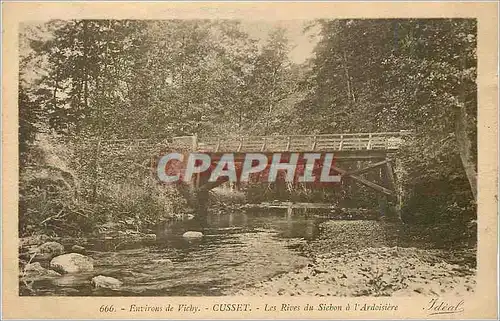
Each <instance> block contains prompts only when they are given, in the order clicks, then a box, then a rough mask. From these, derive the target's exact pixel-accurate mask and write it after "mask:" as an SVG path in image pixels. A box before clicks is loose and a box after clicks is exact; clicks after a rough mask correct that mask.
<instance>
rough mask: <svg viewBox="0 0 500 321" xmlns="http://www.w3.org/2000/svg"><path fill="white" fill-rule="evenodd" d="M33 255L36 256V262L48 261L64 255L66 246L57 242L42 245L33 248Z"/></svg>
mask: <svg viewBox="0 0 500 321" xmlns="http://www.w3.org/2000/svg"><path fill="white" fill-rule="evenodd" d="M30 252H31V253H33V254H35V253H36V254H35V257H34V258H33V260H34V261H48V260H50V259H52V258H53V257H56V256H58V255H61V254H63V253H64V246H62V244H60V243H57V242H46V243H43V244H42V245H40V246H38V247H36V248H33V249H32V250H31V251H30Z"/></svg>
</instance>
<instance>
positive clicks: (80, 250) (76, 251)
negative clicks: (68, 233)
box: [71, 244, 86, 254]
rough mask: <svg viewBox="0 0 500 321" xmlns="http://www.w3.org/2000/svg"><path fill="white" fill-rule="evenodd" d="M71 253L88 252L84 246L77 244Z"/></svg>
mask: <svg viewBox="0 0 500 321" xmlns="http://www.w3.org/2000/svg"><path fill="white" fill-rule="evenodd" d="M71 251H72V252H74V253H80V254H85V252H86V250H85V248H84V247H83V246H80V245H76V244H75V245H73V246H72V247H71Z"/></svg>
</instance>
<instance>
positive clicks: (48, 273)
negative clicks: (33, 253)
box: [21, 262, 61, 280]
mask: <svg viewBox="0 0 500 321" xmlns="http://www.w3.org/2000/svg"><path fill="white" fill-rule="evenodd" d="M55 276H61V274H59V273H57V272H56V271H52V270H48V269H46V268H44V267H42V266H41V265H40V263H39V262H35V263H30V264H26V265H25V266H24V269H23V272H22V273H21V277H22V278H23V279H24V280H39V279H40V280H41V279H45V278H50V277H55Z"/></svg>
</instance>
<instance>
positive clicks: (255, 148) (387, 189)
mask: <svg viewBox="0 0 500 321" xmlns="http://www.w3.org/2000/svg"><path fill="white" fill-rule="evenodd" d="M409 135H411V132H410V131H399V132H379V133H345V134H321V135H279V136H278V135H272V136H247V137H232V136H227V137H198V136H196V135H194V136H183V137H175V138H173V139H172V146H175V147H179V148H184V149H188V150H191V151H193V152H203V153H209V154H211V155H212V156H221V155H222V154H224V153H233V154H234V157H235V162H241V161H242V160H243V159H244V156H245V154H247V153H263V154H268V155H271V154H272V153H282V154H287V153H288V154H289V153H313V152H314V153H327V152H328V153H333V154H334V157H335V160H336V163H335V166H332V169H333V170H334V171H335V172H337V173H339V174H340V175H341V176H342V179H351V180H352V181H354V182H356V183H358V184H362V185H364V186H367V187H368V188H370V189H372V190H374V191H375V192H377V193H378V194H379V195H380V199H385V203H386V204H387V203H389V202H393V203H400V197H399V193H398V192H397V190H396V174H395V171H394V168H393V167H394V162H395V160H394V159H393V155H394V153H395V152H396V151H397V150H398V149H399V148H400V147H401V146H402V144H403V143H404V140H405V137H407V136H409ZM215 159H217V157H215ZM346 162H350V163H351V164H353V163H354V164H356V165H358V166H359V164H361V163H363V164H365V165H364V167H360V168H356V169H354V170H352V169H351V170H347V169H344V168H342V167H340V165H339V164H342V163H346ZM351 167H352V166H351ZM365 174H371V176H370V177H371V180H369V179H368V178H366V177H363V175H365ZM226 181H227V180H219V181H217V182H208V175H204V176H203V175H200V174H198V175H197V176H196V177H195V178H193V186H194V187H195V190H196V191H197V193H198V195H202V194H204V193H206V192H208V190H210V189H212V188H214V187H217V186H219V185H221V184H223V183H224V182H226ZM207 196H208V195H206V196H205V197H207ZM202 198H203V197H202Z"/></svg>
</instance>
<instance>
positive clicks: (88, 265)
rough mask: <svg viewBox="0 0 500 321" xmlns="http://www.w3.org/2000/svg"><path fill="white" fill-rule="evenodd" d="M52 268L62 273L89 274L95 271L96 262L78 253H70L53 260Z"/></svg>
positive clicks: (51, 262)
mask: <svg viewBox="0 0 500 321" xmlns="http://www.w3.org/2000/svg"><path fill="white" fill-rule="evenodd" d="M50 267H51V268H52V269H54V270H56V271H58V272H61V273H77V272H88V271H93V270H94V261H93V260H92V259H91V258H89V257H86V256H84V255H81V254H78V253H69V254H63V255H60V256H57V257H55V258H53V259H52V261H50Z"/></svg>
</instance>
